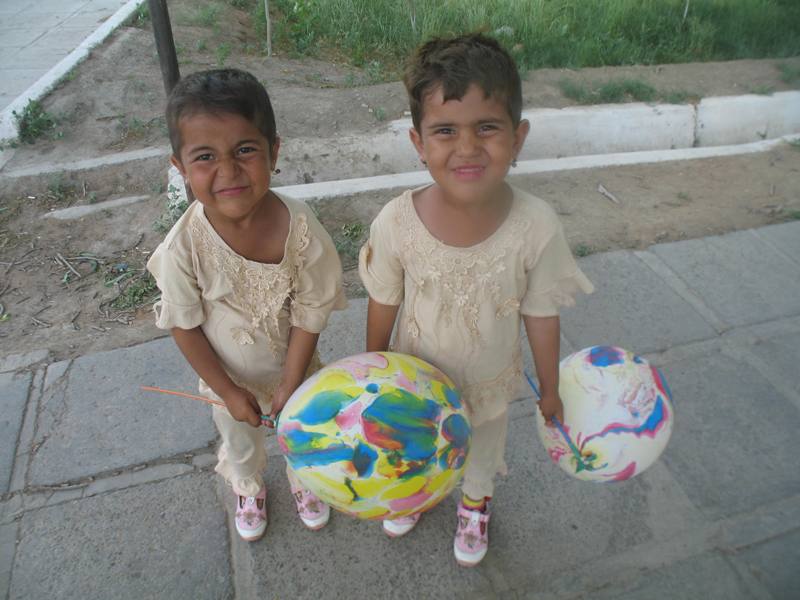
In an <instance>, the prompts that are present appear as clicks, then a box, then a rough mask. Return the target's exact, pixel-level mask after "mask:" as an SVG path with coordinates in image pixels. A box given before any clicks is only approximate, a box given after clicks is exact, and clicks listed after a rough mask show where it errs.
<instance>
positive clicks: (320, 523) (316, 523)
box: [291, 486, 331, 531]
mask: <svg viewBox="0 0 800 600" xmlns="http://www.w3.org/2000/svg"><path fill="white" fill-rule="evenodd" d="M291 488H292V496H294V502H295V504H296V505H297V514H298V515H299V516H300V520H301V521H302V522H303V525H305V526H306V527H308V528H309V529H311V530H312V531H316V530H317V529H322V528H323V527H325V525H327V524H328V519H330V517H331V507H330V506H328V505H327V504H325V503H324V502H323V501H322V500H320V499H319V498H317V496H316V495H315V494H314V493H313V492H309V491H308V490H305V489H303V488H301V487H295V486H291Z"/></svg>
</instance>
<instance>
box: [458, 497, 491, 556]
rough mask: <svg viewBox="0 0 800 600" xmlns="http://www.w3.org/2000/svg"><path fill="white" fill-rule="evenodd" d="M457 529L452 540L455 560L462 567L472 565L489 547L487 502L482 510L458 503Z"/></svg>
mask: <svg viewBox="0 0 800 600" xmlns="http://www.w3.org/2000/svg"><path fill="white" fill-rule="evenodd" d="M457 514H458V529H456V539H455V541H454V542H453V552H454V553H455V555H456V561H457V562H458V564H460V565H461V566H462V567H474V566H475V565H477V564H478V563H479V562H481V561H482V560H483V557H484V556H486V551H487V550H488V549H489V517H490V516H491V513H490V512H489V504H488V503H487V504H486V505H485V507H484V509H483V510H480V509H476V510H470V509H469V508H467V507H466V506H464V503H463V502H459V503H458V513H457Z"/></svg>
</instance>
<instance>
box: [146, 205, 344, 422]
mask: <svg viewBox="0 0 800 600" xmlns="http://www.w3.org/2000/svg"><path fill="white" fill-rule="evenodd" d="M281 200H282V201H283V203H284V204H285V205H286V207H287V208H288V209H289V214H290V224H289V234H288V236H287V238H286V247H285V251H284V256H283V260H282V261H281V262H280V263H278V264H265V263H259V262H255V261H251V260H248V259H246V258H244V257H242V256H240V255H238V254H236V252H234V251H233V250H232V249H231V248H230V246H228V244H226V243H225V241H224V240H223V239H222V238H221V237H220V236H219V234H217V232H216V231H215V230H214V228H213V227H212V225H211V223H210V222H209V221H208V219H207V218H206V216H205V213H204V211H203V205H202V204H200V203H199V202H194V203H192V204H191V205H190V206H189V208H188V209H187V211H186V213H184V215H183V216H182V217H181V218H180V220H179V221H178V222H177V223H176V224H175V226H174V227H173V228H172V230H171V231H170V232H169V233H168V234H167V237H166V239H165V240H164V241H163V242H162V243H161V245H159V246H158V248H156V250H155V252H153V255H152V256H151V258H150V260H149V261H148V263H147V268H148V269H149V270H150V272H151V273H152V274H153V276H154V277H155V279H156V283H157V284H158V287H159V289H160V290H161V300H160V301H159V302H157V303H156V305H155V307H154V308H155V313H156V325H157V326H158V327H160V328H162V329H171V328H173V327H179V328H181V329H193V328H194V327H198V326H200V327H202V329H203V332H204V333H205V335H206V337H207V338H208V341H209V343H210V344H211V347H212V348H213V349H214V351H215V352H216V354H217V356H218V357H219V359H220V361H221V362H222V365H223V367H224V368H225V370H226V371H227V372H228V374H229V375H230V376H231V378H232V379H233V380H234V381H235V382H236V383H238V384H239V385H242V386H244V387H246V388H247V389H249V390H250V391H251V392H253V393H254V394H255V395H256V397H257V398H258V400H259V403H260V404H261V406H262V408H263V409H264V410H265V411H267V410H268V409H269V403H270V401H271V398H272V392H273V391H274V389H275V387H276V386H277V384H278V382H279V380H280V372H281V367H282V365H283V363H284V359H285V356H286V350H287V347H288V339H289V329H290V327H291V326H295V327H300V328H301V329H304V330H305V331H308V332H310V333H319V332H320V331H322V329H324V327H325V325H326V323H327V320H328V315H329V314H330V312H331V311H332V310H333V309H334V308H343V307H344V306H345V305H346V300H345V297H344V294H343V292H342V286H341V283H342V268H341V264H340V262H339V256H338V254H337V252H336V249H335V247H334V245H333V242H332V241H331V238H330V236H329V235H328V234H327V232H326V231H325V230H324V229H323V228H322V225H320V223H319V222H318V221H317V219H316V217H315V216H314V214H313V213H312V212H311V210H310V209H309V208H308V207H307V206H306V205H305V204H303V203H301V202H298V201H295V200H290V199H287V198H281ZM200 391H201V393H203V394H205V395H208V396H210V397H215V395H214V393H213V392H212V391H211V389H210V388H209V387H208V386H207V385H206V384H205V382H203V381H202V380H200Z"/></svg>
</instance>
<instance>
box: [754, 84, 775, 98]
mask: <svg viewBox="0 0 800 600" xmlns="http://www.w3.org/2000/svg"><path fill="white" fill-rule="evenodd" d="M750 93H751V94H758V95H759V96H771V95H772V94H774V93H775V88H774V87H772V86H771V85H757V86H755V87H754V88H753V89H751V90H750Z"/></svg>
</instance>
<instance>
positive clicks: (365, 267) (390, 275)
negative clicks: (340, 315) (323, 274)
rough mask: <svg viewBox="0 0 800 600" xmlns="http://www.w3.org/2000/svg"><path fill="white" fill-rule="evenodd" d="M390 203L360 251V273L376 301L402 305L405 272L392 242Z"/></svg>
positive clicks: (373, 226) (373, 223) (380, 215)
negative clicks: (388, 209)
mask: <svg viewBox="0 0 800 600" xmlns="http://www.w3.org/2000/svg"><path fill="white" fill-rule="evenodd" d="M388 207H389V206H388V205H387V207H385V208H384V209H383V210H382V211H381V212H380V213H379V214H378V216H377V217H376V218H375V220H374V221H373V222H372V225H371V226H370V230H369V239H368V240H367V242H366V243H365V244H364V245H363V246H362V247H361V251H360V252H359V256H358V274H359V275H360V277H361V281H362V283H363V284H364V287H365V288H366V289H367V293H368V294H369V296H370V298H372V299H373V300H375V302H378V303H380V304H386V305H388V306H399V305H400V304H401V303H402V301H403V293H404V286H403V277H404V275H405V273H404V269H403V265H402V263H401V262H400V258H399V257H398V256H397V253H396V252H395V250H394V245H393V243H392V241H393V240H392V234H393V231H392V227H391V221H390V219H389V216H390V215H389V212H388V211H387V208H388Z"/></svg>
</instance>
